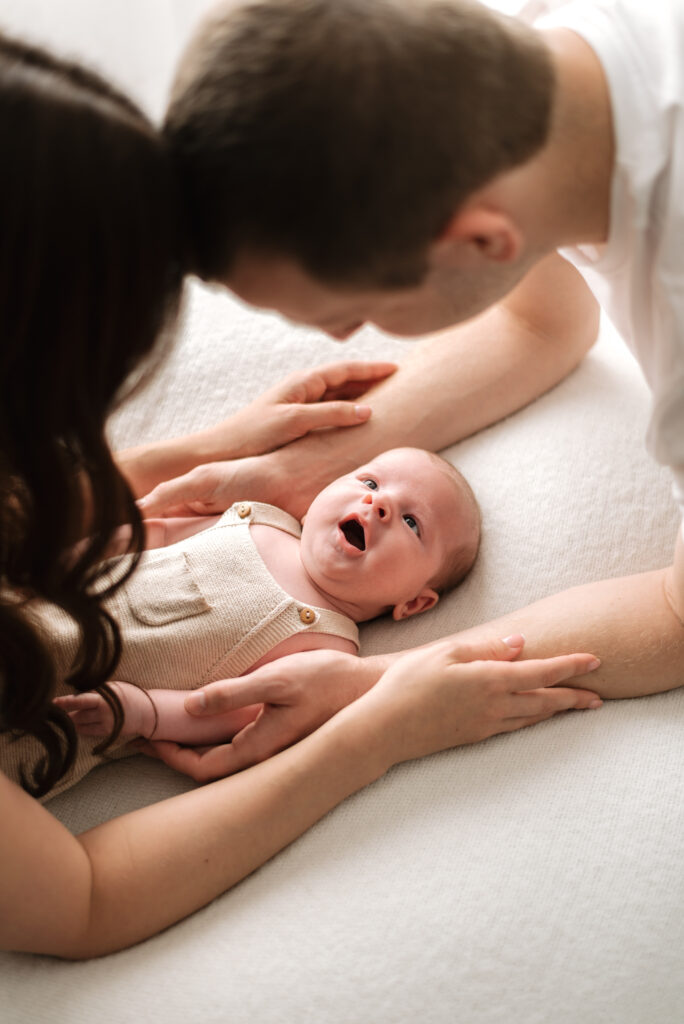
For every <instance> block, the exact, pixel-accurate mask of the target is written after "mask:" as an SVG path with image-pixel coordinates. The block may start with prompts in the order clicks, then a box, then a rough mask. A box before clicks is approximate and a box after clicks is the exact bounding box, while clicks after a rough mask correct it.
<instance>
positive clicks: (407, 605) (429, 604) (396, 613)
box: [392, 587, 439, 622]
mask: <svg viewBox="0 0 684 1024" xmlns="http://www.w3.org/2000/svg"><path fill="white" fill-rule="evenodd" d="M438 601H439V594H438V593H437V591H436V590H433V589H432V588H431V587H425V589H424V590H421V592H420V594H418V597H414V598H412V599H411V600H410V601H404V602H403V603H402V604H395V606H394V608H393V609H392V618H393V619H394V621H395V622H399V620H400V619H408V618H410V617H411V616H412V615H420V613H421V612H427V611H429V610H430V608H434V607H435V605H436V604H437V602H438Z"/></svg>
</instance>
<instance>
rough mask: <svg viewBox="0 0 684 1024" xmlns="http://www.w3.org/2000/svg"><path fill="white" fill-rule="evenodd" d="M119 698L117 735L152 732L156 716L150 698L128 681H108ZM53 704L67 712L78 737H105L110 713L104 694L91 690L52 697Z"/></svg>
mask: <svg viewBox="0 0 684 1024" xmlns="http://www.w3.org/2000/svg"><path fill="white" fill-rule="evenodd" d="M109 685H110V686H111V688H112V690H114V692H115V693H116V695H117V696H118V698H119V700H120V701H121V706H122V708H123V713H124V724H123V728H122V730H121V734H120V735H121V736H145V737H146V738H147V739H149V738H150V737H151V736H152V733H153V732H154V727H155V724H156V715H155V713H154V705H153V703H152V700H151V698H150V697H149V696H148V695H147V693H145V691H144V690H141V689H140V688H139V687H137V686H132V685H131V684H130V683H110V684H109ZM54 703H55V704H56V705H57V706H58V707H60V708H61V709H62V710H63V711H66V713H67V714H68V715H69V718H70V719H71V721H72V722H73V723H74V726H75V727H76V731H77V732H78V733H79V734H80V735H81V736H109V734H110V732H111V731H112V727H113V725H114V715H113V713H112V710H111V708H110V707H109V705H108V704H107V701H106V700H105V699H104V697H101V696H100V694H99V693H95V692H93V691H91V692H89V693H75V694H72V695H69V696H66V697H55V700H54Z"/></svg>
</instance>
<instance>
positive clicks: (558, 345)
mask: <svg viewBox="0 0 684 1024" xmlns="http://www.w3.org/2000/svg"><path fill="white" fill-rule="evenodd" d="M528 276H529V277H530V278H531V279H533V280H527V279H526V280H525V281H524V282H523V283H522V284H521V285H519V286H518V288H517V289H515V290H514V291H513V292H511V294H510V295H509V296H508V297H507V298H506V300H504V302H503V303H501V304H500V305H498V306H495V307H493V308H491V309H489V310H488V311H487V312H485V313H483V314H482V315H481V316H479V317H476V318H475V319H473V320H470V321H468V322H467V323H464V324H461V325H459V326H457V327H454V328H451V329H450V330H448V331H444V332H442V333H440V334H437V335H433V336H431V337H429V338H426V339H424V340H423V341H420V342H416V343H414V344H413V345H412V346H411V348H410V350H409V353H408V355H407V357H406V359H405V360H404V361H403V362H402V364H401V365H400V367H399V369H398V371H397V372H396V373H395V374H394V375H393V376H392V377H390V378H388V379H387V380H386V381H383V382H382V383H381V384H379V385H377V386H376V387H375V388H373V389H372V390H371V391H369V392H368V393H367V395H366V396H365V400H366V401H367V402H368V404H369V405H370V406H371V407H372V409H373V416H372V418H371V419H370V420H369V422H368V423H365V424H364V425H363V426H362V427H359V428H358V429H357V430H355V431H353V435H352V433H350V432H346V431H343V430H342V431H340V430H337V431H326V432H325V433H322V434H321V433H319V434H311V435H309V436H308V437H305V438H303V439H301V440H300V441H296V442H295V443H293V444H290V445H288V446H287V447H286V448H282V449H280V451H278V452H275V453H273V454H271V455H269V456H266V459H267V460H269V462H270V465H271V466H272V467H273V472H274V474H276V475H278V476H279V477H280V478H281V479H282V480H283V481H288V482H289V483H290V484H291V481H292V480H293V479H296V480H297V493H296V494H293V493H292V488H291V486H290V487H289V488H288V493H289V498H288V499H287V500H288V502H289V504H288V508H289V510H290V511H292V512H293V514H295V515H298V514H302V513H303V512H304V511H305V510H306V508H307V507H308V504H309V503H310V501H311V499H312V498H313V497H314V496H315V494H317V493H318V491H319V490H321V488H322V487H324V486H326V485H327V484H328V483H329V482H330V481H331V480H333V479H335V478H336V477H338V476H340V475H341V474H343V473H347V472H349V471H351V470H352V469H354V468H355V467H356V466H358V465H359V464H360V463H361V462H363V461H364V460H366V459H370V458H372V457H373V456H375V455H377V454H378V453H379V452H381V451H385V450H387V449H388V448H392V447H396V446H398V445H412V446H415V447H421V448H428V449H431V450H433V451H439V450H440V449H441V448H445V447H446V446H447V445H449V444H453V443H454V442H456V441H459V440H461V439H462V438H464V437H468V436H469V435H470V434H473V433H475V432H476V431H478V430H481V429H482V428H483V427H486V426H488V425H489V424H491V423H494V422H496V421H497V420H499V419H502V418H503V417H504V416H508V415H509V414H510V413H512V412H514V411H515V410H517V409H520V408H522V406H524V405H526V404H527V403H528V402H531V401H532V400H533V399H535V398H536V397H538V396H539V395H541V394H542V393H543V392H545V391H547V390H548V389H549V388H551V387H553V386H554V385H555V384H557V383H558V382H559V381H560V380H562V379H563V378H564V377H565V376H566V375H567V374H568V373H569V372H570V371H571V370H572V369H573V368H574V367H575V366H577V364H578V363H579V362H580V360H581V359H582V357H583V356H584V354H585V353H586V351H587V350H588V349H589V348H590V347H591V345H592V344H593V341H594V340H595V337H596V332H597V327H598V313H597V308H596V304H595V302H594V300H593V298H591V296H589V295H588V293H587V289H586V285H585V284H584V282H582V281H581V280H580V279H579V277H578V275H577V272H576V271H575V270H574V269H573V268H572V267H570V266H569V265H568V264H567V263H565V261H563V260H561V259H560V257H557V256H553V257H550V258H549V259H548V260H545V261H543V265H540V266H539V267H538V268H535V269H534V271H532V272H531V274H530V275H528ZM540 293H541V294H543V296H544V299H545V301H541V300H540V299H539V298H538V296H539V294H540ZM532 307H534V310H535V314H536V316H535V317H534V318H533V317H532V313H531V309H532ZM550 307H552V309H551V308H550ZM539 310H541V312H539ZM293 502H294V503H297V502H299V504H300V505H301V507H297V508H290V504H292V503H293Z"/></svg>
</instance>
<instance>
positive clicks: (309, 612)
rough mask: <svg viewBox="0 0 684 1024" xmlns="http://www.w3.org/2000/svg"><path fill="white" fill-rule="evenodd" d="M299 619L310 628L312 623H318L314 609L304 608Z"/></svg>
mask: <svg viewBox="0 0 684 1024" xmlns="http://www.w3.org/2000/svg"><path fill="white" fill-rule="evenodd" d="M299 618H300V619H301V620H302V622H303V623H305V624H306V625H307V626H310V625H311V623H312V622H315V621H316V612H315V611H314V610H313V609H312V608H302V609H301V610H300V612H299Z"/></svg>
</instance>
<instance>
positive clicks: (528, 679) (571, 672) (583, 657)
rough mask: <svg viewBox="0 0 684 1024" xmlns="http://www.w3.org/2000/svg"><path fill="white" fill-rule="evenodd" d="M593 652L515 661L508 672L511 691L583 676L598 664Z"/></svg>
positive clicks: (516, 691) (536, 687)
mask: <svg viewBox="0 0 684 1024" xmlns="http://www.w3.org/2000/svg"><path fill="white" fill-rule="evenodd" d="M600 664H601V663H600V661H599V660H598V658H596V657H594V655H593V654H561V655H559V656H558V657H555V658H537V659H530V660H529V661H521V662H517V663H516V665H515V668H514V670H513V672H511V673H510V685H507V686H506V688H507V689H509V691H510V692H511V693H521V692H523V691H525V690H536V689H539V688H540V687H542V686H555V685H556V684H557V683H562V682H563V681H564V680H566V679H572V678H574V677H575V676H583V675H586V674H587V673H589V672H593V671H595V669H597V668H598V667H599V665H600Z"/></svg>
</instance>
